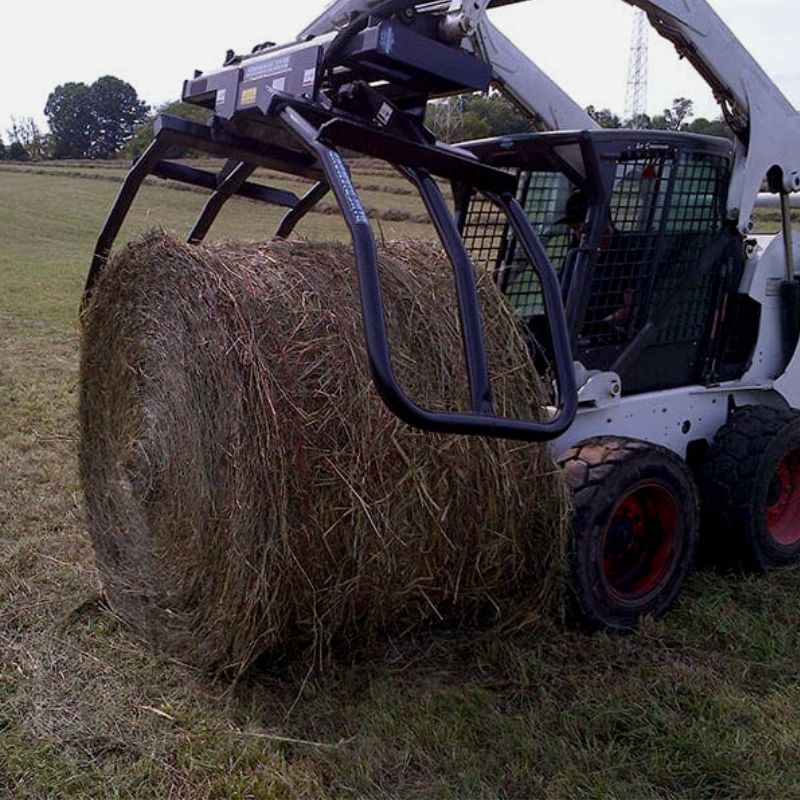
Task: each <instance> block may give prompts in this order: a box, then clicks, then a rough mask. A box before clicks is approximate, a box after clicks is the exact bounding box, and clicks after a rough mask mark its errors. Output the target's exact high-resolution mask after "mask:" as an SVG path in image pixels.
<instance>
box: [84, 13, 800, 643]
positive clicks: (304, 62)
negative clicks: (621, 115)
mask: <svg viewBox="0 0 800 800" xmlns="http://www.w3.org/2000/svg"><path fill="white" fill-rule="evenodd" d="M518 1H519V0H471V1H470V2H469V3H463V2H460V0H440V1H439V2H427V3H419V2H412V1H410V0H338V1H337V2H333V3H331V4H330V5H329V6H328V8H327V9H326V10H325V11H324V12H323V14H322V15H321V16H320V17H319V18H318V19H317V20H315V21H314V22H313V23H312V24H311V25H310V26H308V27H307V28H306V29H305V30H304V31H302V32H301V34H300V35H299V36H298V38H297V40H296V41H295V42H293V43H290V44H286V45H281V46H276V45H272V44H266V45H260V46H258V47H256V48H255V49H254V50H253V52H252V53H250V54H247V55H243V56H240V55H236V54H234V53H232V52H229V54H228V56H227V58H226V60H225V64H224V66H223V67H222V68H221V69H218V70H215V71H212V72H208V73H205V74H204V73H199V72H198V73H195V75H194V76H193V77H192V78H190V79H189V80H187V81H186V82H185V84H184V88H183V94H182V97H183V100H184V101H186V102H189V103H193V104H197V105H200V106H203V107H205V108H207V109H208V110H209V112H210V116H209V121H208V122H207V123H206V124H198V123H193V122H188V121H186V120H182V119H177V118H174V117H169V116H162V117H161V118H160V119H159V120H158V122H157V123H156V135H155V139H154V141H153V143H152V144H151V145H150V147H149V149H148V150H147V151H146V152H145V153H144V154H143V155H142V156H141V158H139V160H138V161H137V162H136V163H135V164H134V166H133V167H132V169H131V171H130V173H129V175H128V177H127V179H126V181H125V183H124V185H123V187H122V189H121V191H120V194H119V196H118V198H117V201H116V203H115V205H114V207H113V208H112V210H111V212H110V215H109V217H108V220H107V222H106V225H105V227H104V229H103V231H102V232H101V235H100V237H99V240H98V243H97V247H96V251H95V254H94V258H93V261H92V265H91V269H90V272H89V276H88V280H87V285H86V297H88V296H89V295H90V294H91V291H92V287H93V284H94V281H95V280H96V278H97V276H98V274H99V273H100V271H101V270H102V269H103V267H104V265H105V264H106V261H107V259H108V256H109V253H110V250H111V247H112V244H113V242H114V239H115V238H116V236H117V234H118V232H119V229H120V227H121V224H122V222H123V220H124V218H125V215H126V214H127V212H128V209H129V208H130V206H131V203H132V202H133V199H134V197H135V195H136V192H137V190H138V188H139V186H140V185H141V183H142V181H143V179H144V178H145V177H146V176H147V175H156V176H160V177H162V178H167V179H172V180H177V181H183V182H186V183H189V184H193V185H195V186H201V187H205V188H207V189H209V190H210V192H211V195H210V197H209V199H208V201H207V203H206V205H205V207H204V209H203V211H202V213H201V214H200V216H199V218H198V220H197V221H196V223H195V225H194V227H193V228H192V230H191V232H190V234H189V240H190V241H192V242H200V241H202V239H203V238H204V237H205V235H206V233H207V232H208V230H209V228H210V227H211V225H212V223H213V222H214V219H215V218H216V216H217V215H218V213H219V212H220V210H221V208H222V207H223V205H224V203H225V202H226V201H227V200H228V199H229V198H230V197H232V196H234V195H239V196H243V197H247V198H251V199H253V200H259V201H263V202H266V203H271V204H277V205H278V206H283V207H285V208H286V213H285V216H284V218H283V221H282V222H281V224H280V225H279V227H278V230H277V231H276V235H277V236H280V237H286V236H288V235H290V233H291V232H292V230H293V229H294V227H295V226H296V224H297V223H298V221H299V220H300V219H302V217H303V216H304V215H305V214H306V213H308V212H309V211H310V210H311V209H312V208H313V207H314V206H315V205H316V204H317V203H318V202H319V201H320V199H321V198H322V197H324V196H325V195H326V194H327V193H328V192H332V193H333V195H334V196H335V198H336V201H337V203H338V205H339V208H340V209H341V213H342V215H343V216H344V219H345V220H346V222H347V225H348V227H349V230H350V233H351V236H352V241H353V248H354V253H355V265H356V270H357V273H358V278H359V285H360V291H361V296H362V306H363V321H364V334H365V337H366V342H367V351H368V356H369V362H370V368H371V373H372V378H373V381H374V384H375V388H376V390H377V391H378V392H379V394H380V396H381V397H382V398H383V400H384V401H385V403H386V404H387V406H388V407H389V408H390V409H391V410H392V411H393V412H394V413H395V414H396V415H398V416H399V417H400V418H401V419H403V420H404V421H406V422H407V423H408V424H409V425H414V426H417V427H419V428H422V429H425V430H429V431H439V432H448V433H456V434H464V435H479V436H493V437H508V438H512V439H519V440H523V441H549V442H550V443H551V445H550V446H551V447H552V448H553V450H554V453H555V454H556V456H557V457H558V458H559V460H560V461H561V463H562V464H563V467H564V469H565V470H566V472H567V475H568V478H569V480H570V482H571V484H572V487H573V490H574V498H575V513H574V520H573V529H574V530H573V539H572V546H571V553H572V578H573V586H572V598H571V605H572V610H573V612H574V614H575V616H576V618H577V619H578V620H579V621H581V622H582V623H583V624H585V625H586V626H587V627H589V628H592V629H603V630H609V631H624V630H629V629H631V628H632V627H634V626H635V625H636V623H637V621H638V620H639V619H640V618H641V617H642V616H643V615H648V614H652V615H658V614H661V613H662V612H664V611H665V610H666V609H667V608H668V607H669V606H670V605H671V604H672V602H673V601H674V600H675V598H676V597H677V595H678V593H679V592H680V590H681V588H682V586H683V584H684V581H685V579H686V577H687V574H688V573H689V570H690V569H691V566H692V563H693V560H694V557H695V552H696V549H697V546H698V541H699V535H700V528H701V519H702V524H703V530H704V536H703V546H704V547H705V549H706V550H707V551H708V552H709V553H710V554H711V555H712V556H715V557H717V558H718V559H719V560H723V561H728V562H729V563H735V564H737V565H739V566H743V567H745V568H750V569H756V570H767V569H770V568H774V567H779V566H782V565H786V564H791V563H794V562H796V561H797V560H798V558H799V557H800V416H798V412H797V409H798V408H800V380H798V375H799V373H800V353H798V348H797V344H798V333H799V332H800V291H799V290H798V282H797V279H796V276H795V264H796V263H798V259H800V252H798V246H797V245H796V243H795V242H794V240H793V236H792V229H791V225H790V194H792V193H794V192H797V191H798V189H800V147H798V144H797V143H798V142H800V117H799V116H798V113H797V111H796V110H795V109H794V108H793V107H792V105H791V104H790V103H789V101H788V100H787V99H786V98H785V97H784V96H783V95H782V94H781V93H780V92H779V91H778V89H777V88H776V87H775V86H774V85H773V83H772V82H771V81H770V79H769V78H768V77H767V75H766V74H765V73H764V71H763V70H762V69H761V68H760V67H759V66H758V65H757V64H756V63H755V61H754V60H753V59H752V57H751V56H750V55H749V54H748V53H747V51H746V50H745V49H744V48H743V47H742V45H741V44H740V43H739V42H738V41H737V40H736V38H735V37H734V35H733V34H732V33H731V31H730V30H729V29H728V28H727V27H726V25H725V24H724V23H723V22H722V21H721V20H720V18H719V17H718V16H717V14H716V13H715V12H714V11H713V10H712V8H711V7H710V5H709V4H708V3H707V2H705V0H694V2H692V3H691V4H687V3H685V2H684V0H653V1H652V2H651V1H650V0H626V2H628V3H629V4H631V5H635V6H638V7H640V8H642V9H644V10H645V11H646V12H647V15H648V18H649V20H650V22H651V24H652V25H653V26H654V27H655V28H656V30H657V31H658V32H659V33H660V34H661V35H662V36H664V37H666V38H667V39H669V40H670V41H672V42H673V43H674V44H675V46H676V48H677V50H678V53H679V54H680V55H681V56H682V57H686V58H688V59H689V61H690V62H691V63H692V64H693V65H694V67H695V68H696V69H697V71H698V72H699V73H700V75H701V76H702V77H703V78H704V79H705V80H706V81H707V82H708V83H709V85H710V86H711V88H712V89H713V91H714V93H715V96H716V97H717V99H718V100H719V102H720V104H721V106H722V109H723V113H724V115H725V118H726V120H727V121H728V123H729V125H730V127H731V129H732V131H733V133H734V134H735V141H734V142H733V143H731V142H729V141H728V140H727V139H715V138H709V137H702V136H696V135H691V134H685V133H665V132H655V131H635V130H624V131H601V130H599V129H598V128H597V126H596V125H595V123H594V122H593V121H592V119H591V118H590V117H589V116H588V115H587V114H586V113H585V112H584V111H583V110H582V109H581V108H580V107H579V106H578V105H577V104H576V103H574V101H572V100H571V99H570V98H569V97H568V96H567V95H566V94H565V93H564V92H563V91H562V90H561V89H559V87H558V86H556V85H555V83H554V82H553V81H551V80H550V79H549V78H548V77H547V76H546V75H545V74H544V73H543V72H542V71H541V70H539V69H538V68H537V67H536V66H535V65H534V64H533V63H531V62H530V60H529V59H527V58H526V57H525V56H524V55H523V54H522V53H521V52H520V51H519V50H518V49H517V48H516V47H515V46H514V44H513V43H512V42H511V41H509V40H508V39H507V38H506V37H505V36H503V35H502V34H501V33H500V32H499V31H498V30H497V29H496V28H495V27H494V26H493V25H492V24H491V22H490V21H489V19H488V17H487V10H488V9H490V8H492V7H496V6H501V5H508V4H509V3H511V2H518ZM492 85H494V86H495V87H497V88H498V89H500V90H501V91H502V92H504V93H505V94H506V95H507V96H508V97H509V98H510V99H511V100H512V101H513V102H515V103H516V104H517V105H518V106H520V107H521V108H522V109H523V110H525V111H526V112H527V113H528V114H529V115H530V117H531V119H532V120H533V127H534V128H535V129H536V130H537V132H535V133H531V134H525V135H517V136H507V137H500V138H496V139H491V140H486V141H480V142H472V143H465V144H461V145H459V146H448V145H445V144H442V143H439V142H437V141H436V140H435V138H434V137H433V136H432V134H431V133H430V132H429V131H428V130H427V129H426V128H425V126H424V115H425V108H426V104H427V103H428V101H429V100H430V99H431V98H435V97H441V96H446V95H453V94H460V93H465V92H480V91H486V90H487V89H489V87H490V86H492ZM173 145H180V146H182V147H189V148H193V149H196V150H201V151H204V152H206V153H209V154H211V155H214V156H220V157H222V158H224V159H226V163H225V166H224V168H223V169H222V170H221V172H220V173H219V174H212V173H209V172H206V171H202V170H198V169H194V168H191V167H188V166H186V165H185V164H181V163H177V162H173V161H170V160H169V159H167V158H166V156H167V155H168V153H169V150H170V148H171V147H172V146H173ZM345 152H347V153H353V152H355V153H359V154H366V155H369V156H373V157H376V158H380V159H384V160H385V161H387V162H388V163H390V164H391V165H393V166H394V167H395V168H396V169H397V170H398V171H399V172H400V173H401V174H402V175H404V176H405V177H406V178H407V179H408V180H409V181H410V182H411V184H412V185H413V186H415V187H416V189H417V190H418V191H419V194H420V196H421V198H422V200H423V202H424V204H425V207H426V208H427V211H428V213H429V215H430V218H431V221H432V223H433V225H434V227H435V229H436V231H437V233H438V236H439V238H440V240H441V243H442V246H443V248H444V250H445V252H446V253H447V255H448V257H449V259H450V262H451V264H452V267H453V274H454V280H455V286H456V296H457V299H458V305H459V312H460V317H461V327H462V337H463V343H464V351H465V363H466V369H467V379H468V382H469V386H470V390H471V408H470V409H469V410H467V411H464V412H462V413H442V412H434V411H431V410H429V409H426V408H422V407H421V406H420V405H419V404H418V403H416V402H415V401H414V399H413V398H410V397H408V396H407V394H406V393H405V392H404V390H403V388H402V387H401V386H400V385H399V384H398V381H397V380H396V378H395V374H394V370H393V365H392V359H391V353H390V350H389V346H388V343H387V335H386V324H385V319H384V308H383V300H382V295H381V283H380V277H379V273H378V269H377V264H376V248H375V242H374V238H373V234H372V230H371V227H370V223H369V220H368V218H367V214H366V212H365V210H364V207H363V205H362V202H361V200H360V198H359V195H358V192H357V190H356V188H355V186H354V184H353V181H352V179H351V176H350V171H349V168H348V164H347V162H346V156H345V154H344V153H345ZM258 167H267V168H270V169H273V170H280V171H282V172H286V173H291V174H294V175H298V176H302V177H305V178H308V179H310V180H311V181H313V187H312V188H311V189H310V191H308V192H307V193H306V194H305V195H304V196H302V197H297V196H295V195H293V194H292V193H289V192H286V191H284V190H279V189H275V188H271V187H269V186H265V185H262V184H259V183H257V182H255V181H252V180H251V177H252V174H253V172H254V171H255V170H256V169H257V168H258ZM443 181H444V182H449V184H450V186H451V188H452V198H453V203H452V204H450V203H449V202H448V201H447V200H446V198H445V195H444V194H443V192H442V189H441V184H442V182H443ZM764 181H766V182H767V184H768V187H769V191H770V192H771V193H772V195H774V196H775V197H777V198H779V202H780V206H781V209H782V218H783V230H782V233H781V234H779V235H777V236H774V237H762V236H751V235H750V219H751V215H752V213H753V209H754V206H755V204H756V201H757V198H758V196H759V191H760V189H761V188H762V184H763V182H764ZM484 270H489V271H491V274H492V275H493V276H494V277H495V279H496V280H497V282H498V284H499V286H500V287H501V289H502V290H503V292H504V293H505V294H506V296H507V298H508V300H509V303H510V304H511V305H512V306H513V308H514V309H515V311H516V314H517V316H518V318H519V320H520V321H521V323H522V324H523V325H524V328H525V331H526V332H527V336H528V340H529V347H530V352H531V357H532V358H533V359H534V362H535V364H536V366H537V368H538V370H539V372H540V374H541V375H542V376H543V378H544V379H545V380H546V382H547V385H548V386H550V387H552V393H551V401H550V404H549V405H548V407H547V408H545V409H542V415H541V418H540V419H532V420H520V419H507V418H502V417H500V416H498V415H497V414H496V413H495V411H494V408H493V403H492V391H491V385H490V381H489V377H488V376H489V371H488V368H487V364H486V356H485V352H484V341H483V326H482V320H481V312H480V306H479V303H478V300H477V294H476V273H477V272H478V271H484Z"/></svg>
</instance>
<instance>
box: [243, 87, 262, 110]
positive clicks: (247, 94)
mask: <svg viewBox="0 0 800 800" xmlns="http://www.w3.org/2000/svg"><path fill="white" fill-rule="evenodd" d="M257 98H258V89H257V88H256V87H255V86H251V87H250V88H249V89H242V93H241V95H239V102H240V103H241V104H242V105H243V106H252V105H255V102H256V100H257Z"/></svg>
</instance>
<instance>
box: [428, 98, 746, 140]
mask: <svg viewBox="0 0 800 800" xmlns="http://www.w3.org/2000/svg"><path fill="white" fill-rule="evenodd" d="M586 111H587V113H588V114H589V116H590V117H592V119H594V120H595V122H597V123H598V124H599V125H600V127H602V128H636V129H644V130H668V131H685V132H688V133H700V134H705V135H707V136H725V137H727V138H729V139H730V138H733V133H732V132H731V130H730V128H729V127H728V124H727V123H726V122H725V120H724V119H722V117H718V118H716V119H713V120H709V119H706V118H704V117H698V118H694V103H693V101H692V100H689V99H688V98H686V97H677V98H675V100H674V101H673V102H672V106H671V107H670V108H666V109H664V111H663V113H662V114H657V115H655V116H653V117H650V116H648V115H647V114H644V115H641V116H640V117H637V118H636V119H625V118H623V117H621V116H620V115H619V114H615V113H614V112H613V111H611V110H610V109H608V108H603V109H597V108H595V107H594V106H589V107H588V108H587V109H586ZM426 122H427V124H428V126H429V127H430V128H431V129H432V130H433V132H434V133H435V134H436V136H437V137H438V138H439V139H441V140H442V141H445V142H458V141H470V140H473V139H485V138H487V137H490V136H502V135H504V134H514V133H524V132H527V131H532V130H534V124H533V122H532V121H531V120H530V119H529V118H528V117H527V116H526V115H524V114H523V113H522V112H521V111H519V109H517V108H516V107H515V106H514V105H513V104H512V103H511V102H509V101H508V100H506V99H505V98H504V97H503V96H502V95H500V94H499V93H493V94H490V95H488V96H487V95H463V96H460V97H455V98H448V99H447V100H443V101H439V102H437V103H435V104H431V106H430V107H429V111H428V116H427V120H426Z"/></svg>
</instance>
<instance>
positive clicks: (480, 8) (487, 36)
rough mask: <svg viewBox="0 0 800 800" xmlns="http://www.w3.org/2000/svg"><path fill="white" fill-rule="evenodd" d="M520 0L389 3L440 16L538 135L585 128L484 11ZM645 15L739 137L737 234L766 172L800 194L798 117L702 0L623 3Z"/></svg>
mask: <svg viewBox="0 0 800 800" xmlns="http://www.w3.org/2000/svg"><path fill="white" fill-rule="evenodd" d="M517 2H524V0H478V2H470V3H464V2H463V0H450V1H448V0H440V2H430V3H415V2H413V1H409V0H406V2H402V0H401V2H399V3H396V5H401V6H404V7H405V8H407V9H412V10H413V9H416V11H417V12H418V13H439V14H443V15H446V30H447V32H448V33H449V34H450V36H451V37H452V36H454V35H455V34H456V33H460V35H462V36H463V39H464V44H465V45H466V47H467V48H468V49H471V50H472V51H473V52H474V53H475V54H476V55H478V56H479V57H480V58H482V59H483V60H484V61H485V62H486V63H487V64H489V65H490V66H491V68H492V79H493V83H494V85H495V86H496V87H497V88H499V89H500V90H501V91H502V92H503V93H504V94H505V95H506V96H507V97H508V98H509V99H510V100H512V101H513V102H514V103H515V104H516V105H517V106H518V107H519V108H521V109H522V110H523V111H525V112H526V113H527V114H528V115H529V116H531V118H532V119H533V120H534V122H535V123H536V125H537V127H538V128H539V129H540V130H570V129H576V130H590V129H593V128H596V127H597V125H596V123H595V122H594V120H592V118H591V117H590V116H589V115H588V114H587V113H586V112H585V111H584V110H583V109H582V108H581V107H580V106H579V105H578V104H577V103H576V102H575V101H574V100H573V99H572V98H570V97H569V96H568V95H567V94H566V93H565V92H564V91H563V90H562V89H561V88H560V87H559V86H557V85H556V84H555V83H554V82H553V81H552V80H551V79H550V78H549V77H548V76H547V75H546V74H545V73H543V72H542V71H541V70H540V69H539V68H538V67H537V66H536V65H535V64H533V63H532V62H531V60H530V59H529V58H528V57H527V56H526V55H525V54H524V53H522V51H520V50H519V48H517V47H516V45H514V44H513V42H511V41H510V40H509V39H508V38H507V37H506V36H504V35H503V34H502V33H501V32H500V31H499V30H498V29H497V28H496V27H495V26H494V25H493V24H492V23H491V22H490V21H489V20H488V18H487V17H486V10H487V9H490V8H493V7H498V6H504V5H509V4H511V3H517ZM624 2H626V3H628V4H629V5H632V6H636V7H638V8H641V9H642V10H644V11H645V12H646V13H647V16H648V19H649V21H650V24H651V25H652V26H653V27H654V28H655V30H656V31H657V32H658V33H659V34H660V35H661V36H663V37H664V38H665V39H667V40H668V41H670V42H672V43H673V44H674V45H675V48H676V49H677V51H678V55H679V56H680V57H681V58H686V59H688V60H689V62H690V63H691V64H692V66H693V67H694V68H695V70H696V71H697V72H698V74H699V75H700V76H701V77H702V78H703V79H704V80H705V82H706V83H707V84H708V85H709V87H710V88H711V90H712V91H713V93H714V97H715V98H716V100H717V101H718V102H719V104H720V106H721V108H722V112H723V115H724V116H725V119H726V120H727V122H728V124H729V125H730V127H731V129H732V130H733V132H734V133H735V135H736V140H737V142H736V165H735V168H734V174H733V180H732V182H731V189H730V194H729V197H728V215H729V217H730V218H731V219H732V220H734V221H735V222H736V224H737V227H738V228H739V230H740V231H742V232H743V233H746V232H747V231H748V230H749V226H750V217H751V215H752V213H753V208H754V206H755V203H756V199H757V196H758V193H759V190H760V188H761V185H762V183H763V181H764V178H765V176H766V175H767V174H771V175H772V176H773V180H772V183H771V186H770V188H771V190H772V191H775V192H781V193H784V194H788V193H791V192H796V191H800V114H798V112H797V110H796V109H795V108H794V106H793V105H792V104H791V103H790V102H789V100H788V99H787V98H786V96H785V95H784V94H783V93H782V92H781V91H780V89H779V88H778V87H777V86H776V85H775V83H774V82H773V81H772V80H771V79H770V77H769V76H768V75H767V73H766V72H765V71H764V70H763V68H762V67H761V66H760V65H759V64H758V63H757V62H756V60H755V59H754V58H753V57H752V55H751V54H750V53H749V52H748V50H747V48H745V47H744V46H743V45H742V43H741V42H740V41H739V39H738V38H737V37H736V36H735V35H734V34H733V32H732V31H731V30H730V28H729V27H728V26H727V25H726V24H725V22H723V20H722V19H721V18H720V16H719V15H718V14H717V13H716V11H714V9H713V8H712V7H711V5H710V4H709V3H708V2H707V0H692V1H691V2H687V1H686V0H624ZM384 5H385V0H337V2H333V3H331V4H330V5H329V6H328V8H326V10H325V11H324V12H323V14H322V15H320V17H318V18H317V19H316V20H315V21H314V22H312V23H311V24H310V25H309V26H308V27H306V28H305V29H304V30H303V32H302V33H301V34H300V38H301V39H305V38H308V37H309V36H318V35H320V34H323V33H328V32H330V31H331V30H336V29H337V28H339V27H341V26H344V25H347V24H348V21H349V20H350V19H352V17H353V15H355V14H368V13H371V12H372V11H378V10H380V8H381V7H382V6H384Z"/></svg>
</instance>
